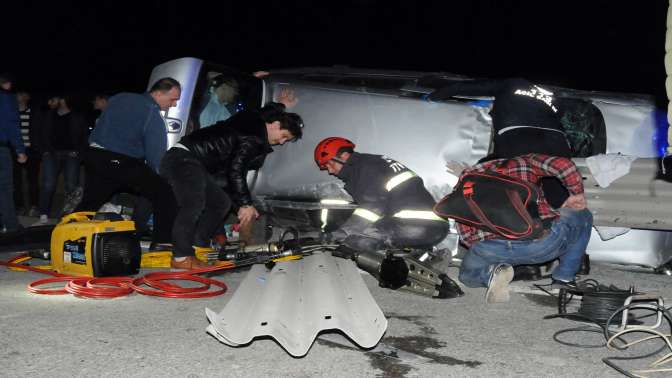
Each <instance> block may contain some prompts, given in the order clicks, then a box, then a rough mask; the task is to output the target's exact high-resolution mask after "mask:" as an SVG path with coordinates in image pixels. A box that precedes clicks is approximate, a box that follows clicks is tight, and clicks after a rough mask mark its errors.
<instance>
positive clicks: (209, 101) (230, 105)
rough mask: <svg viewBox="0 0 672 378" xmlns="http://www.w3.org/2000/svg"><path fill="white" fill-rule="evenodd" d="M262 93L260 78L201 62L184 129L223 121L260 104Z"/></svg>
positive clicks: (191, 130)
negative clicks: (186, 125)
mask: <svg viewBox="0 0 672 378" xmlns="http://www.w3.org/2000/svg"><path fill="white" fill-rule="evenodd" d="M261 93H262V83H261V80H259V79H257V78H255V77H254V76H252V75H248V74H244V73H239V72H236V71H233V70H230V69H226V68H224V69H214V68H210V69H208V67H206V66H205V65H204V67H203V68H202V69H201V73H200V75H199V80H198V83H197V85H196V89H195V92H194V97H193V101H192V106H191V110H190V115H189V130H187V133H190V132H193V131H195V130H198V129H202V128H204V127H208V126H212V125H214V124H216V123H217V122H220V121H224V120H226V119H228V118H229V117H231V116H233V115H234V114H236V113H238V112H239V111H241V110H243V109H248V108H259V107H260V105H261Z"/></svg>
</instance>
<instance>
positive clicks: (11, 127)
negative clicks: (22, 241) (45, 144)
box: [0, 74, 28, 232]
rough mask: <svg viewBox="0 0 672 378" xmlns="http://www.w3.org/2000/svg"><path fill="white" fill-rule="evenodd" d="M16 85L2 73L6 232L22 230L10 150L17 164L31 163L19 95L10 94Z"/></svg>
mask: <svg viewBox="0 0 672 378" xmlns="http://www.w3.org/2000/svg"><path fill="white" fill-rule="evenodd" d="M12 84H13V79H12V77H11V75H9V74H0V217H2V224H3V230H4V231H6V232H14V231H18V230H19V229H20V228H21V225H20V224H19V220H18V218H17V217H16V210H15V208H14V200H13V198H12V193H13V192H14V191H13V189H14V188H13V186H14V184H13V183H12V181H13V180H12V179H13V177H12V176H13V174H12V166H13V163H12V154H11V152H10V148H13V149H14V151H16V156H17V158H16V161H18V162H19V163H25V162H26V161H27V160H28V157H27V156H26V153H25V147H24V146H23V141H22V140H21V130H20V128H19V122H20V121H19V110H18V105H17V103H16V96H14V94H12V93H11V92H10V91H11V89H12Z"/></svg>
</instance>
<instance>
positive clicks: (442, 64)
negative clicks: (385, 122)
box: [0, 0, 668, 104]
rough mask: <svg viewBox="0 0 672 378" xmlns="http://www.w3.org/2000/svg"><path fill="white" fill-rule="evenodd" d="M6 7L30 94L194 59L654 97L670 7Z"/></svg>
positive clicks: (466, 0) (131, 84)
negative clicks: (436, 74) (527, 82)
mask: <svg viewBox="0 0 672 378" xmlns="http://www.w3.org/2000/svg"><path fill="white" fill-rule="evenodd" d="M15 3H17V4H14V5H11V6H10V7H11V8H12V9H10V11H9V13H4V12H3V19H4V20H3V22H4V23H3V24H2V26H0V27H1V28H2V33H3V36H2V41H3V42H2V45H0V46H1V47H0V49H2V54H1V55H0V56H2V59H1V60H0V71H11V72H14V73H16V74H17V75H18V77H19V80H20V82H19V84H23V86H24V87H28V88H29V89H33V90H38V91H49V90H53V89H56V90H71V91H75V92H86V91H99V90H106V91H112V92H114V91H120V90H132V91H141V90H143V89H144V88H145V86H146V85H147V78H148V76H149V73H150V71H151V69H152V67H153V66H155V65H156V64H159V63H161V62H163V61H166V60H170V59H174V58H178V57H183V56H195V57H199V58H203V59H206V60H210V61H213V62H218V63H221V64H224V65H229V66H233V67H237V68H240V69H242V70H245V71H254V70H257V69H272V68H279V67H290V66H308V65H333V64H346V65H350V66H354V67H370V68H389V69H410V70H421V71H446V72H453V73H458V74H463V75H469V76H479V77H507V76H522V77H526V78H529V79H532V80H535V81H538V82H541V83H547V84H555V85H562V86H567V87H573V88H580V89H594V90H608V91H621V92H639V93H649V94H653V95H655V96H657V98H658V100H659V102H660V103H661V104H662V103H663V100H665V92H664V80H665V68H664V65H663V56H664V46H665V23H666V12H667V6H668V1H667V0H641V1H636V2H633V1H628V2H620V1H613V0H584V1H559V0H555V1H515V0H511V1H505V0H500V1H495V0H492V1H484V0H463V1H461V2H455V1H439V0H437V1H427V0H425V1H417V2H413V1H408V0H406V1H393V0H387V1H385V0H358V1H357V0H348V1H346V0H342V1H330V0H322V1H317V0H316V1H305V2H304V1H294V2H292V1H284V2H279V1H276V2H273V3H272V4H268V5H251V4H252V3H257V2H253V1H238V2H226V1H219V2H214V1H213V2H198V1H193V0H189V1H182V2H179V3H175V2H169V1H159V0H154V1H147V0H136V1H133V2H128V1H107V2H105V1H95V2H90V3H92V4H94V3H95V4H96V5H83V4H82V3H84V2H74V1H73V2H67V1H60V2H58V3H57V2H52V3H53V5H46V4H42V3H39V2H35V1H25V2H18V1H15ZM18 3H21V4H20V5H19V4H18ZM259 4H260V3H259ZM7 6H8V5H7V3H5V5H3V7H7Z"/></svg>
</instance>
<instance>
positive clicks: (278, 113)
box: [259, 102, 303, 141]
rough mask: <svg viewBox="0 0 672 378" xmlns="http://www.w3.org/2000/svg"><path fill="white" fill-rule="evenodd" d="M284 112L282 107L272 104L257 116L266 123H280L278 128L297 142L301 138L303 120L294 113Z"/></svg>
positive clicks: (262, 109)
mask: <svg viewBox="0 0 672 378" xmlns="http://www.w3.org/2000/svg"><path fill="white" fill-rule="evenodd" d="M284 110H285V106H284V105H282V104H278V103H274V102H272V103H270V104H268V105H266V106H264V107H263V108H261V110H260V111H259V115H261V119H262V120H263V121H264V122H266V123H272V122H275V121H278V122H280V128H281V129H284V130H287V131H289V132H290V133H292V135H293V136H294V140H293V141H297V140H299V139H301V137H302V136H303V119H301V116H300V115H298V114H296V113H287V112H285V111H284Z"/></svg>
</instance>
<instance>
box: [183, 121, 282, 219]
mask: <svg viewBox="0 0 672 378" xmlns="http://www.w3.org/2000/svg"><path fill="white" fill-rule="evenodd" d="M179 143H180V144H182V145H183V146H185V147H186V148H188V149H189V151H191V153H192V154H193V155H194V156H195V157H196V158H197V159H198V160H199V161H200V163H201V164H203V166H204V167H205V169H206V170H207V171H208V172H209V173H210V174H212V175H213V176H215V179H216V180H217V183H219V184H220V185H221V186H222V187H223V188H224V190H225V191H226V192H227V193H229V194H230V195H231V196H232V199H233V200H234V202H235V203H236V204H237V205H239V206H244V205H251V204H252V196H251V194H250V190H249V188H248V187H247V180H246V178H247V171H248V170H254V169H259V168H261V166H262V165H263V164H264V159H265V158H266V155H267V154H269V153H271V152H272V151H273V149H272V148H271V145H270V144H269V143H268V134H267V131H266V123H265V122H264V121H263V120H262V118H261V116H260V115H259V112H258V111H256V110H246V111H242V112H240V113H237V114H236V115H234V116H233V117H231V118H229V119H227V120H225V121H221V122H218V123H216V124H215V125H213V126H210V127H208V128H205V129H200V130H197V131H195V132H193V133H191V134H189V135H187V136H185V137H183V138H182V139H181V140H180V142H179Z"/></svg>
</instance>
